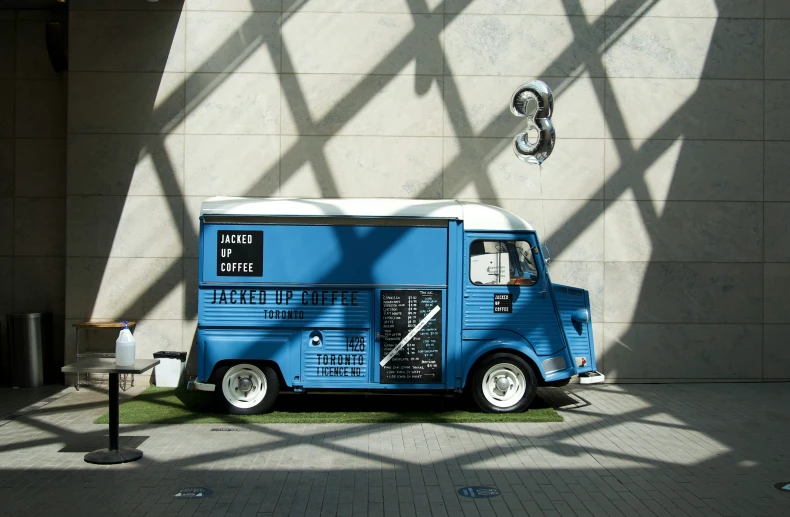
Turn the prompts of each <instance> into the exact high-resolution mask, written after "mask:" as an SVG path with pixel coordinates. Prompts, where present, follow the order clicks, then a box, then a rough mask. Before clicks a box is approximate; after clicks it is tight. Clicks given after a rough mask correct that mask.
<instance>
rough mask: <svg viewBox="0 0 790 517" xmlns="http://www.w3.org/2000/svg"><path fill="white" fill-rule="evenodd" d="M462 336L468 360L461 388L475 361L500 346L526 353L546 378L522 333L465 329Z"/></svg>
mask: <svg viewBox="0 0 790 517" xmlns="http://www.w3.org/2000/svg"><path fill="white" fill-rule="evenodd" d="M462 336H463V340H462V342H461V347H462V352H461V356H463V357H466V361H465V362H464V367H463V370H462V373H461V375H462V377H461V388H463V387H464V386H465V385H466V379H467V377H468V376H469V371H470V370H471V369H472V365H474V363H475V361H477V360H478V359H480V357H482V356H483V355H485V354H487V353H489V352H491V351H492V350H496V349H498V348H505V349H510V350H516V351H518V352H520V353H522V354H524V355H525V356H527V357H528V358H529V359H530V360H531V361H532V362H533V363H534V364H535V366H537V368H538V371H539V372H540V375H541V377H543V379H544V380H545V379H546V374H545V372H544V371H543V368H542V367H541V365H540V363H541V361H540V360H539V359H538V356H537V354H535V350H533V348H532V345H530V344H529V341H527V340H526V339H524V338H523V337H521V335H519V334H517V333H515V332H513V331H510V330H464V331H463V334H462ZM565 350H567V348H564V349H563V351H565Z"/></svg>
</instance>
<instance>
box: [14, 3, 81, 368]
mask: <svg viewBox="0 0 790 517" xmlns="http://www.w3.org/2000/svg"><path fill="white" fill-rule="evenodd" d="M56 19H57V15H56V14H55V13H53V12H48V11H0V235H1V236H2V237H0V315H5V314H9V313H14V312H49V313H52V315H53V318H54V340H55V342H56V343H57V353H58V355H59V356H60V357H61V358H62V353H63V339H64V334H63V328H64V326H63V321H64V307H65V303H64V298H65V288H64V286H65V252H66V239H65V229H66V223H65V215H66V181H65V178H66V80H65V75H59V74H56V73H55V71H54V70H53V68H52V66H51V64H50V61H49V57H48V55H47V50H46V45H45V39H44V26H45V24H46V22H48V21H55V20H56ZM62 19H63V20H64V21H65V19H66V16H65V12H64V13H63V15H62ZM2 331H3V332H4V331H5V329H2ZM61 360H62V359H61ZM6 380H8V379H6Z"/></svg>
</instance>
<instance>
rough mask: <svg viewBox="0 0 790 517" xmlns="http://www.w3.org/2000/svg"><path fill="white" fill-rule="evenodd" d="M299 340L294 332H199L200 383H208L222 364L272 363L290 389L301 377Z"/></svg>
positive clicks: (236, 329) (229, 330)
mask: <svg viewBox="0 0 790 517" xmlns="http://www.w3.org/2000/svg"><path fill="white" fill-rule="evenodd" d="M300 336H301V332H299V331H291V330H269V329H267V330H254V329H238V328H232V329H198V347H200V349H201V350H200V351H201V353H200V355H199V361H198V363H199V364H198V381H199V382H208V380H209V377H210V376H211V373H212V372H213V371H214V367H215V366H216V364H217V363H219V362H220V361H225V360H229V359H232V360H235V361H243V360H248V361H271V362H273V363H275V364H276V365H277V366H278V367H279V369H280V372H281V373H282V375H283V380H284V381H285V385H286V386H288V387H291V386H292V385H293V382H292V380H294V379H295V378H298V376H299V366H298V365H299V339H300Z"/></svg>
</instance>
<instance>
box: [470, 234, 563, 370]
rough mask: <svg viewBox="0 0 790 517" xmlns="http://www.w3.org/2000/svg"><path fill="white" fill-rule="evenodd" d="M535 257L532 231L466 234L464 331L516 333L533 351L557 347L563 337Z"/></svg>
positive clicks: (547, 351) (543, 352) (550, 351)
mask: <svg viewBox="0 0 790 517" xmlns="http://www.w3.org/2000/svg"><path fill="white" fill-rule="evenodd" d="M538 257H539V254H538V250H537V239H536V237H535V235H534V234H531V233H523V234H500V233H496V234H494V233H491V234H485V233H468V234H466V237H465V251H464V280H463V291H464V294H463V297H464V299H463V315H464V318H463V327H464V331H466V330H490V331H505V332H506V333H515V334H517V335H518V336H521V337H522V338H524V339H526V340H527V341H528V342H529V343H530V344H531V345H532V347H533V349H534V350H535V353H536V354H537V355H551V354H555V353H557V352H559V351H560V350H562V349H563V348H564V347H565V340H564V338H563V335H562V329H561V328H560V325H559V321H558V320H557V313H556V311H555V308H554V303H553V301H552V298H551V293H550V292H549V291H548V290H547V288H546V286H547V285H548V283H547V282H545V280H546V279H544V278H543V275H545V272H544V269H543V264H541V263H540V262H541V261H540V260H538ZM497 335H500V334H497ZM513 337H517V336H513Z"/></svg>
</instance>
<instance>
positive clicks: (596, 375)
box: [579, 371, 606, 384]
mask: <svg viewBox="0 0 790 517" xmlns="http://www.w3.org/2000/svg"><path fill="white" fill-rule="evenodd" d="M605 379H606V376H605V375H604V374H602V373H601V372H598V371H595V372H585V373H580V374H579V383H580V384H601V383H602V382H603V381H604V380H605Z"/></svg>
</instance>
